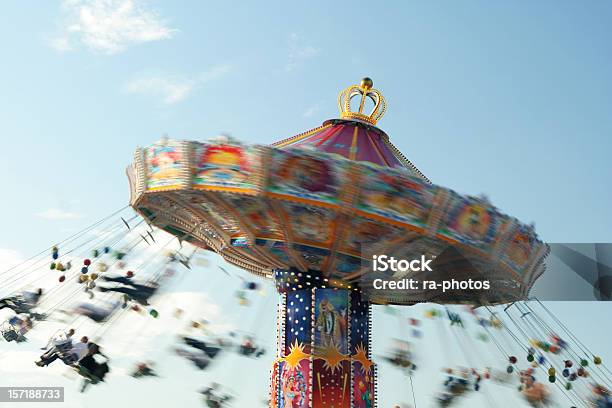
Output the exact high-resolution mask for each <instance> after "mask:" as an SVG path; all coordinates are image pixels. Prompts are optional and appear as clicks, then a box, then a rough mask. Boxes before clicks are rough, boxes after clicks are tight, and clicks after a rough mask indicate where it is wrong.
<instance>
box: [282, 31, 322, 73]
mask: <svg viewBox="0 0 612 408" xmlns="http://www.w3.org/2000/svg"><path fill="white" fill-rule="evenodd" d="M288 43H289V61H288V62H287V65H285V70H286V71H293V70H294V69H295V68H297V67H298V66H299V65H300V64H301V63H302V62H304V61H306V60H309V59H311V58H313V57H314V56H316V55H317V54H318V53H319V49H318V48H315V47H314V46H312V45H310V44H307V43H306V42H305V41H304V39H303V38H302V37H300V36H299V35H298V34H296V33H292V34H291V35H290V36H289V40H288Z"/></svg>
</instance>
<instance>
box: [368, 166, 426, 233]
mask: <svg viewBox="0 0 612 408" xmlns="http://www.w3.org/2000/svg"><path fill="white" fill-rule="evenodd" d="M362 169H363V170H362V171H363V173H362V179H361V181H360V185H361V192H360V194H359V200H358V202H357V204H356V207H357V209H358V210H361V211H363V212H365V213H370V214H375V215H378V216H381V217H385V218H389V219H392V220H395V221H399V222H402V223H406V224H408V225H412V226H415V227H419V228H422V227H424V226H425V224H426V222H427V217H428V215H429V212H430V211H431V208H432V203H433V197H434V194H435V191H436V190H437V187H435V186H432V185H430V184H427V183H425V182H424V181H423V180H420V179H418V178H416V177H411V176H409V175H407V174H406V173H404V172H400V171H395V170H390V169H377V168H374V167H372V166H368V165H364V166H363V168H362Z"/></svg>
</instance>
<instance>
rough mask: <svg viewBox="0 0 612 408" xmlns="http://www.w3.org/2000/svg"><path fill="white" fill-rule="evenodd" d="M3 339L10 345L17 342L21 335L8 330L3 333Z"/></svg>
mask: <svg viewBox="0 0 612 408" xmlns="http://www.w3.org/2000/svg"><path fill="white" fill-rule="evenodd" d="M2 337H4V340H6V341H7V342H9V343H10V342H11V341H17V339H18V338H19V334H18V333H17V332H16V331H15V330H7V331H3V332H2Z"/></svg>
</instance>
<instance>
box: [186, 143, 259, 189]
mask: <svg viewBox="0 0 612 408" xmlns="http://www.w3.org/2000/svg"><path fill="white" fill-rule="evenodd" d="M259 163H260V158H259V154H258V150H257V148H256V147H251V148H246V147H244V146H240V145H231V144H217V145H215V144H199V145H198V146H197V147H196V149H195V160H194V168H193V186H194V187H195V188H198V187H202V188H204V187H220V188H235V189H246V190H252V189H255V188H256V178H257V173H258V171H259V165H260V164H259Z"/></svg>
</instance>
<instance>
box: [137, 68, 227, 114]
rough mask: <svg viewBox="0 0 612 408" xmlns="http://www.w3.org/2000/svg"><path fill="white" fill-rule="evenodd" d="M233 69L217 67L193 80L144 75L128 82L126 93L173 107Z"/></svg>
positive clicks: (162, 75) (160, 75)
mask: <svg viewBox="0 0 612 408" xmlns="http://www.w3.org/2000/svg"><path fill="white" fill-rule="evenodd" d="M231 69H232V67H231V66H230V65H217V66H215V67H213V68H211V69H210V70H208V71H205V72H203V73H201V74H200V75H197V76H195V77H191V78H190V77H182V76H175V75H165V74H149V75H144V76H142V77H140V78H136V79H133V80H132V81H130V82H128V83H127V84H126V86H125V91H126V92H128V93H132V94H142V95H148V96H153V97H157V98H160V99H161V100H162V102H163V103H165V104H168V105H171V104H174V103H177V102H180V101H182V100H184V99H186V98H187V97H188V96H189V95H190V94H191V93H192V92H193V91H194V90H195V89H196V88H198V87H199V86H201V85H204V84H206V83H208V82H211V81H214V80H216V79H218V78H221V77H222V76H224V75H226V74H227V73H228V72H229V71H230V70H231Z"/></svg>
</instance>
